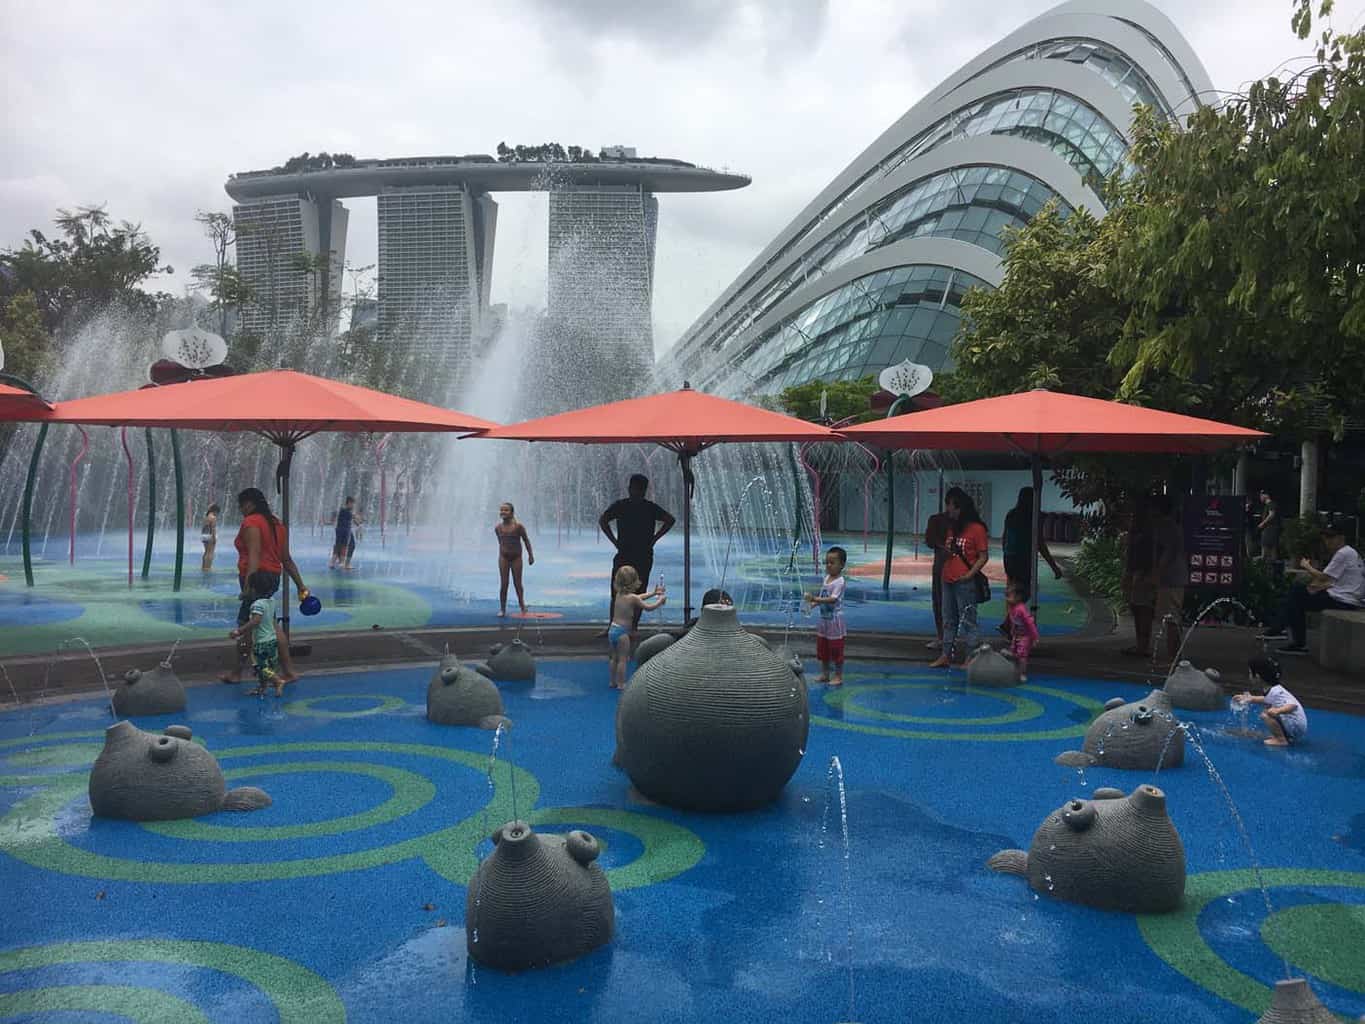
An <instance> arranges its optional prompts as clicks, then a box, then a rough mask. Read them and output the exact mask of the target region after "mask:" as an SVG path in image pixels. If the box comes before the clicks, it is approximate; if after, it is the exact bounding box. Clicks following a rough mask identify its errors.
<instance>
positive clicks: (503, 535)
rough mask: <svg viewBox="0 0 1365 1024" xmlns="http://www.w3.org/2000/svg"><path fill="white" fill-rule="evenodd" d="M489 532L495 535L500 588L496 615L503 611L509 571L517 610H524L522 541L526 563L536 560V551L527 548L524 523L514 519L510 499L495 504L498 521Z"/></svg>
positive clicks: (522, 612) (514, 514)
mask: <svg viewBox="0 0 1365 1024" xmlns="http://www.w3.org/2000/svg"><path fill="white" fill-rule="evenodd" d="M493 535H494V536H495V537H497V538H498V577H499V579H500V581H501V589H499V591H498V604H499V611H498V617H499V618H503V617H505V616H506V615H507V577H508V576H509V575H511V577H512V584H513V585H514V586H515V587H516V588H517V604H519V605H520V606H521V614H523V615H525V614H526V593H525V591H523V590H522V587H521V546H522V545H523V544H525V545H526V561H527V564H528V565H535V564H536V553H535V552H534V551H532V550H531V538H530V537H529V536H528V535H527V533H526V527H524V526H522V525H521V523H519V522H518V521H517V510H516V509H515V508H513V507H512V503H511V502H510V501H504V502H503V503H502V504H501V505H499V506H498V523H497V525H496V526H494V527H493Z"/></svg>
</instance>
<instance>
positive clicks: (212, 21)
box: [0, 0, 1365, 349]
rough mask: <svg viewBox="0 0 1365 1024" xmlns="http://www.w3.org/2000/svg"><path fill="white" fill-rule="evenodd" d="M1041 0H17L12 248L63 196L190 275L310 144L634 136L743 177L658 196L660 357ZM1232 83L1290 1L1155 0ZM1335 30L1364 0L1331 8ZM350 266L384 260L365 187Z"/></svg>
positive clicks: (393, 152)
mask: <svg viewBox="0 0 1365 1024" xmlns="http://www.w3.org/2000/svg"><path fill="white" fill-rule="evenodd" d="M1049 6H1052V4H1051V3H1049V2H1048V0H1017V2H1016V3H1013V4H999V3H996V2H988V0H951V2H950V0H828V2H822V0H748V2H742V0H648V2H643V3H642V2H639V0H487V2H471V0H454V2H449V0H447V2H444V3H409V2H406V0H391V2H389V3H386V4H374V3H360V2H353V0H326V2H320V0H289V2H287V3H280V2H278V0H239V2H234V3H232V4H225V3H218V2H199V3H187V2H185V0H177V2H174V3H172V2H166V0H130V2H127V3H107V2H105V0H87V2H82V3H75V2H68V0H0V83H3V95H4V101H3V110H4V114H3V116H4V118H5V132H4V145H3V146H0V247H9V246H14V245H18V244H19V242H20V241H21V239H22V238H23V236H24V234H25V233H26V232H27V230H28V229H29V228H31V227H46V226H47V225H48V223H49V222H50V220H51V217H52V213H53V211H54V209H55V208H56V207H58V206H74V205H79V204H88V203H107V204H108V209H109V212H110V213H111V214H112V215H114V216H115V217H116V218H119V219H128V220H133V221H138V222H140V223H141V224H142V225H143V227H144V228H145V229H146V231H147V232H148V234H149V235H150V236H151V237H152V239H153V240H154V241H156V242H157V243H158V244H159V245H160V246H161V249H162V254H163V257H164V258H165V260H166V261H167V262H168V263H170V264H171V265H172V266H174V267H175V268H176V269H177V271H178V273H177V275H176V277H175V279H174V281H175V284H174V285H173V286H172V287H171V289H170V290H174V289H178V288H182V287H184V282H185V274H184V271H185V270H187V269H188V268H189V267H190V266H192V265H193V264H195V263H200V262H205V261H207V260H208V259H209V257H210V250H209V248H208V246H207V243H206V242H205V241H204V240H203V239H202V238H201V237H200V235H199V233H198V226H197V225H196V224H195V223H194V221H193V219H192V218H193V216H194V214H195V212H196V211H197V210H228V209H230V203H229V200H228V197H227V196H226V194H225V193H224V192H223V190H222V184H223V181H224V179H225V178H226V177H227V175H228V174H229V173H230V172H233V171H238V170H247V169H252V168H261V167H269V166H272V165H274V164H277V163H280V162H282V161H283V160H284V159H285V158H287V157H289V156H292V155H294V154H296V153H299V152H302V151H304V150H309V151H312V152H318V151H320V150H328V151H331V152H350V153H353V154H355V155H356V156H360V157H369V156H380V157H396V156H406V155H430V154H455V153H476V152H488V153H491V152H492V151H493V150H494V148H495V146H496V145H497V143H498V142H499V141H502V140H505V141H507V142H508V143H517V142H526V143H533V142H542V141H551V140H553V141H559V142H561V143H564V144H565V145H568V144H576V145H582V146H589V147H593V148H596V147H598V146H601V145H610V144H617V143H620V144H625V145H629V146H635V147H636V148H637V149H638V150H639V151H640V153H641V154H642V155H656V156H674V157H680V158H682V159H686V160H690V161H693V162H695V163H700V164H705V165H708V166H714V167H729V168H734V169H738V170H741V171H743V172H744V173H747V174H749V175H751V176H752V178H753V185H751V186H750V187H749V188H747V189H744V190H741V191H738V192H730V193H719V194H710V195H697V196H679V195H665V196H663V197H661V200H660V224H659V247H658V268H657V273H656V283H655V301H654V313H655V325H656V335H657V339H658V345H659V348H660V349H663V348H665V347H667V346H668V345H669V344H671V343H672V342H673V340H674V339H676V338H677V336H678V335H679V334H680V333H681V332H682V331H683V330H684V329H685V328H686V327H687V326H688V324H690V323H691V321H692V319H693V318H694V317H695V316H696V315H697V314H699V313H700V312H701V311H702V310H703V309H704V308H705V306H706V305H707V304H708V303H709V302H710V301H711V300H712V299H713V298H714V297H715V296H716V294H717V293H718V292H719V291H720V290H721V289H722V288H724V287H725V285H727V284H728V283H729V282H730V281H731V279H732V278H733V277H734V276H735V275H736V274H737V273H738V272H739V270H740V269H742V268H743V266H744V265H745V264H746V263H747V262H748V261H749V259H751V258H752V257H753V256H754V255H755V254H756V253H757V252H758V250H759V249H760V248H762V246H763V245H764V244H765V243H766V242H767V241H768V240H769V239H770V238H771V237H772V236H773V235H774V234H775V233H776V232H777V231H778V230H779V229H780V228H781V227H782V226H784V225H785V224H786V223H787V221H788V220H790V218H791V217H792V216H794V215H795V213H796V212H797V211H798V210H799V209H800V208H801V207H802V206H803V205H804V204H805V203H806V202H808V201H809V200H810V199H811V198H812V197H813V196H814V195H815V194H816V193H817V192H818V191H819V190H820V189H821V188H822V187H823V186H824V185H825V184H827V183H828V182H829V180H830V179H831V178H832V177H833V176H834V175H836V174H837V173H838V172H839V171H840V170H841V169H842V168H843V167H844V166H845V165H846V164H847V163H848V162H849V161H850V160H851V159H852V157H853V156H854V155H856V154H857V153H858V152H859V151H861V150H862V149H863V147H865V146H866V145H867V144H868V143H869V142H870V141H871V140H872V139H873V138H874V137H875V136H876V135H877V134H879V133H880V132H881V131H882V130H883V129H885V128H886V127H887V125H888V124H890V122H891V121H893V120H894V119H895V118H896V117H898V116H899V115H900V114H902V113H903V112H904V111H905V110H906V109H907V108H908V107H910V106H911V105H912V104H913V103H914V102H915V101H917V100H918V99H919V98H920V97H921V96H922V95H923V94H924V93H925V91H926V90H927V89H929V88H930V87H932V86H933V85H934V84H936V83H937V82H938V81H940V80H941V79H943V78H944V77H946V76H947V75H948V74H949V73H950V72H951V71H953V70H954V69H955V68H957V67H958V66H959V65H961V64H962V63H964V62H965V61H967V60H969V59H970V58H971V57H972V56H974V55H975V54H976V53H978V52H979V51H981V50H982V49H984V48H985V47H986V46H988V45H990V44H991V43H992V42H994V41H995V40H997V39H999V38H1000V37H1001V36H1003V35H1005V34H1006V33H1007V32H1009V31H1010V30H1012V29H1014V28H1016V27H1017V26H1018V25H1020V24H1021V23H1022V22H1024V21H1026V20H1028V19H1029V18H1031V17H1033V16H1035V15H1037V14H1039V13H1041V12H1042V11H1043V10H1045V9H1046V8H1048V7H1049ZM1157 6H1158V7H1160V8H1162V9H1163V10H1164V11H1165V12H1166V13H1167V14H1168V15H1169V16H1170V17H1171V18H1172V19H1173V20H1174V21H1175V23H1176V24H1177V25H1178V26H1179V27H1180V29H1181V30H1182V31H1183V32H1184V33H1185V35H1186V36H1187V38H1188V39H1189V40H1190V42H1191V43H1192V45H1193V46H1194V48H1195V50H1196V51H1197V52H1198V53H1199V54H1200V55H1201V56H1202V57H1203V59H1204V62H1205V64H1206V66H1207V67H1208V70H1209V74H1210V76H1211V77H1212V79H1213V82H1214V85H1215V86H1216V87H1217V88H1219V89H1223V90H1236V89H1238V88H1239V87H1240V86H1242V85H1243V84H1245V83H1246V82H1248V81H1250V80H1252V79H1254V78H1256V77H1258V76H1261V75H1263V74H1265V73H1267V72H1270V71H1272V70H1273V69H1275V68H1276V66H1278V65H1279V64H1281V63H1282V62H1283V61H1285V60H1286V59H1288V58H1292V57H1294V56H1296V55H1300V54H1303V53H1305V52H1308V49H1309V48H1308V46H1307V45H1306V44H1304V43H1301V42H1299V41H1298V40H1297V39H1295V38H1294V37H1293V36H1292V34H1291V33H1290V31H1289V26H1288V21H1289V14H1290V0H1240V2H1239V3H1237V4H1227V3H1224V2H1215V0H1157ZM1334 21H1335V24H1336V26H1337V27H1338V28H1339V29H1343V30H1344V29H1347V28H1351V27H1358V26H1359V25H1361V24H1362V22H1365V0H1344V2H1343V0H1339V2H1338V4H1337V13H1336V16H1335V19H1334ZM499 202H500V205H501V215H500V219H499V224H498V249H497V256H496V263H495V269H494V277H493V294H494V301H500V302H508V303H510V304H512V305H514V306H522V305H533V306H542V305H543V304H544V294H545V260H546V254H545V246H546V238H545V235H546V225H545V210H546V205H545V198H544V197H543V196H534V195H526V194H511V193H508V194H504V195H502V196H500V197H499ZM347 203H348V205H349V206H350V208H351V222H350V237H349V241H348V252H347V257H348V259H349V260H350V261H351V262H353V263H354V264H356V265H357V266H363V265H365V264H371V263H373V262H374V258H375V248H376V242H375V213H374V201H373V200H347Z"/></svg>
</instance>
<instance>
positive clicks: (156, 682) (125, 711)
mask: <svg viewBox="0 0 1365 1024" xmlns="http://www.w3.org/2000/svg"><path fill="white" fill-rule="evenodd" d="M112 700H113V704H114V714H116V715H119V716H121V717H123V718H128V717H131V716H134V715H172V714H175V713H176V712H177V711H184V710H185V703H186V701H185V687H184V685H183V684H182V683H181V682H180V679H179V677H178V676H176V674H175V672H174V671H173V670H172V669H171V666H170V663H169V662H165V661H163V662H162V663H161V664H160V665H158V666H157V667H156V668H154V669H152V670H151V671H150V672H139V671H138V670H137V669H135V668H130V669H129V670H128V671H127V672H125V673H123V681H122V682H121V683H119V684H118V685H117V686H115V687H114V692H113V695H112Z"/></svg>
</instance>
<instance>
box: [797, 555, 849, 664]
mask: <svg viewBox="0 0 1365 1024" xmlns="http://www.w3.org/2000/svg"><path fill="white" fill-rule="evenodd" d="M847 564H848V552H847V551H845V550H844V549H843V548H841V547H832V548H830V549H829V551H827V552H826V553H825V579H824V582H823V583H821V584H820V591H819V593H816V592H814V591H812V592H811V593H808V594H807V595H806V600H807V601H809V602H810V603H811V604H812V605H814V606H815V607H816V608H818V609H819V610H820V618H819V619H817V620H816V622H815V656H816V657H817V658H818V659H820V679H819V681H820V682H822V683H829V685H830V686H843V685H844V638H845V637H846V636H848V627H847V626H846V625H844V566H845V565H847ZM831 673H832V674H831Z"/></svg>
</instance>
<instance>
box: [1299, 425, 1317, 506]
mask: <svg viewBox="0 0 1365 1024" xmlns="http://www.w3.org/2000/svg"><path fill="white" fill-rule="evenodd" d="M1300 462H1301V465H1300V467H1299V515H1301V516H1306V515H1312V514H1313V513H1314V512H1316V511H1317V510H1318V443H1317V441H1305V442H1303V449H1302V451H1301V459H1300Z"/></svg>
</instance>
